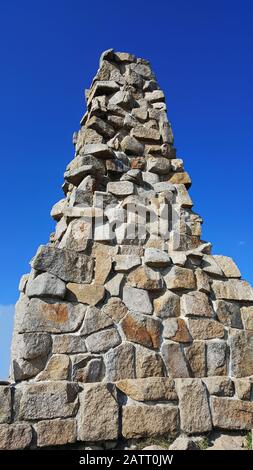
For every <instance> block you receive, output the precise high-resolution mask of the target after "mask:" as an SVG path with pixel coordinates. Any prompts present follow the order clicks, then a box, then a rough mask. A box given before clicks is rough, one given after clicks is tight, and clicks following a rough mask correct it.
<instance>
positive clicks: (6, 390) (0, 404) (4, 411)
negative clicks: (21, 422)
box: [0, 385, 12, 424]
mask: <svg viewBox="0 0 253 470" xmlns="http://www.w3.org/2000/svg"><path fill="white" fill-rule="evenodd" d="M11 406H12V399H11V387H9V386H8V385H6V386H4V385H0V424H2V423H9V422H10V421H11V414H12V413H11Z"/></svg>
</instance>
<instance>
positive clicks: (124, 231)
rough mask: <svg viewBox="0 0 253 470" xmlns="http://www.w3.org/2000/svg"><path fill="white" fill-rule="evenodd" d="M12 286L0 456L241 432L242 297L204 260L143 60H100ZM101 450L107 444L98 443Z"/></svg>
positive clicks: (219, 260) (237, 286)
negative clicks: (58, 196) (25, 263)
mask: <svg viewBox="0 0 253 470" xmlns="http://www.w3.org/2000/svg"><path fill="white" fill-rule="evenodd" d="M85 95H86V101H87V111H86V113H85V114H84V116H83V118H82V119H81V123H80V125H81V127H80V130H79V131H78V132H76V133H75V134H74V137H73V142H74V147H75V154H74V158H73V159H72V160H71V162H70V163H69V165H68V166H67V169H66V171H65V173H64V184H63V191H64V194H65V197H64V199H62V200H61V201H60V202H58V203H57V204H55V205H54V206H53V209H52V212H51V215H52V217H53V218H54V219H55V221H56V229H55V232H54V233H53V234H52V235H51V236H50V241H49V243H48V244H47V245H43V246H40V247H39V249H38V251H37V253H36V255H35V256H34V258H33V259H32V261H31V268H32V269H31V272H30V274H29V275H25V276H23V277H22V279H21V282H20V292H21V295H20V300H19V301H18V303H17V308H16V316H15V329H14V334H13V344H12V358H11V378H10V384H5V385H1V386H0V402H1V407H0V423H1V424H0V447H1V448H9V449H18V448H26V447H32V448H36V447H37V448H40V447H47V446H54V445H64V446H66V445H68V444H71V443H78V442H79V443H82V445H84V446H85V445H87V446H88V445H90V443H91V442H92V443H96V445H100V446H103V445H105V443H106V445H107V446H108V445H110V446H116V445H118V443H120V442H124V441H125V442H127V441H128V440H130V439H143V438H146V437H149V438H155V437H157V436H163V437H165V438H166V437H168V436H170V437H171V436H176V435H179V434H180V433H184V434H190V435H192V434H193V435H194V434H203V433H206V432H209V431H211V430H212V429H213V428H221V429H227V430H236V429H239V430H248V429H251V428H252V427H253V403H252V401H251V397H252V394H251V388H252V376H253V289H252V287H251V286H250V285H249V284H248V283H247V282H246V281H243V280H241V275H240V271H239V269H238V268H237V266H236V265H235V263H234V262H233V261H232V259H231V258H228V257H226V256H220V255H212V254H211V244H210V243H207V242H204V241H202V240H201V224H202V219H201V217H199V216H198V215H197V214H196V213H195V212H194V211H193V210H192V207H193V203H192V200H191V198H190V196H189V194H188V189H189V187H190V185H191V179H190V177H189V175H188V173H187V172H186V171H185V170H184V166H183V161H182V160H181V159H180V158H178V157H177V154H176V149H175V147H174V145H173V133H172V129H171V125H170V122H169V120H168V118H167V114H166V104H165V98H164V94H163V91H162V90H161V89H160V88H159V85H158V83H157V81H156V78H155V75H154V73H153V72H152V70H151V68H150V65H149V63H148V62H147V61H146V60H144V59H138V58H136V57H135V56H133V55H132V54H128V53H116V52H114V51H113V50H112V49H110V50H107V51H105V52H104V53H103V54H102V56H101V59H100V66H99V70H98V72H97V74H96V76H95V78H94V80H93V82H92V85H91V87H90V89H89V90H86V93H85ZM108 443H109V444H108Z"/></svg>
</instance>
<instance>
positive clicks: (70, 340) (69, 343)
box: [52, 334, 87, 354]
mask: <svg viewBox="0 0 253 470" xmlns="http://www.w3.org/2000/svg"><path fill="white" fill-rule="evenodd" d="M86 351H87V348H86V345H85V341H84V338H83V337H82V336H79V335H77V334H67V335H64V334H62V335H55V336H54V338H53V347H52V352H53V353H54V354H64V353H66V354H76V353H84V352H86Z"/></svg>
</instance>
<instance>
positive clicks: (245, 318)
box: [229, 306, 253, 331]
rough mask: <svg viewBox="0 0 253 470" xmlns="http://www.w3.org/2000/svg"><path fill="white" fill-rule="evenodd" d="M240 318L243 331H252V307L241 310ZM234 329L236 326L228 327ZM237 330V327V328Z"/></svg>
mask: <svg viewBox="0 0 253 470" xmlns="http://www.w3.org/2000/svg"><path fill="white" fill-rule="evenodd" d="M241 318H242V323H243V327H244V329H245V330H251V331H253V306H251V307H242V308H241ZM229 326H233V327H234V328H236V324H234V325H232V324H231V325H229ZM237 328H238V327H237Z"/></svg>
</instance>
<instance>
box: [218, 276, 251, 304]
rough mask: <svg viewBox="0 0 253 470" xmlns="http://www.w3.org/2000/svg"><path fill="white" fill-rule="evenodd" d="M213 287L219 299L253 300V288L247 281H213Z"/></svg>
mask: <svg viewBox="0 0 253 470" xmlns="http://www.w3.org/2000/svg"><path fill="white" fill-rule="evenodd" d="M212 289H213V292H214V295H215V296H216V298H217V299H225V300H246V301H253V288H252V287H251V286H250V285H249V283H248V282H246V281H241V280H239V279H229V280H228V281H225V282H223V281H213V284H212Z"/></svg>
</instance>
